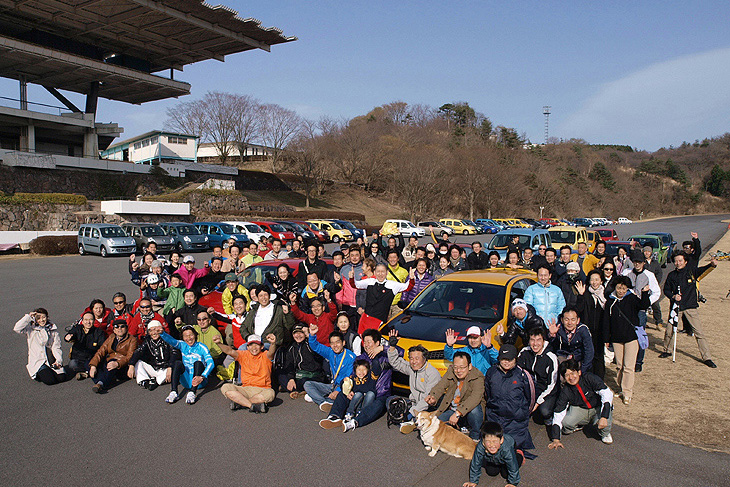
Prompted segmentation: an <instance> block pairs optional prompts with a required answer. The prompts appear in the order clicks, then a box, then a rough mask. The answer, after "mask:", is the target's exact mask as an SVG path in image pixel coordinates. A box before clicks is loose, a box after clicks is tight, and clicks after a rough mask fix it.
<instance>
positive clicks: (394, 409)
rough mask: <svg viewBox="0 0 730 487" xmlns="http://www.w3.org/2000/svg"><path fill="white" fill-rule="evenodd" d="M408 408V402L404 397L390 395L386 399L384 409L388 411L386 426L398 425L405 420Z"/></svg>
mask: <svg viewBox="0 0 730 487" xmlns="http://www.w3.org/2000/svg"><path fill="white" fill-rule="evenodd" d="M409 408H410V404H409V403H408V400H407V399H406V398H405V397H400V396H394V397H391V398H390V399H389V400H388V404H387V405H386V409H387V411H388V414H387V424H388V428H390V425H391V424H395V425H400V424H401V423H403V422H404V421H405V420H406V416H407V415H408V409H409Z"/></svg>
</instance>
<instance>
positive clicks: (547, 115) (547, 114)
mask: <svg viewBox="0 0 730 487" xmlns="http://www.w3.org/2000/svg"><path fill="white" fill-rule="evenodd" d="M542 114H543V115H545V144H547V143H548V134H549V130H548V128H549V122H550V107H549V106H548V105H545V106H544V107H542Z"/></svg>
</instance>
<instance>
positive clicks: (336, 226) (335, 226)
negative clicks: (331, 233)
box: [330, 222, 342, 230]
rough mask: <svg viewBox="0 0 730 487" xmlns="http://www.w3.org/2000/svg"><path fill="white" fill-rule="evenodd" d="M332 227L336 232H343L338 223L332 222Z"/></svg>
mask: <svg viewBox="0 0 730 487" xmlns="http://www.w3.org/2000/svg"><path fill="white" fill-rule="evenodd" d="M330 226H331V227H332V228H334V229H335V230H342V227H341V226H339V225H338V224H337V223H335V222H330Z"/></svg>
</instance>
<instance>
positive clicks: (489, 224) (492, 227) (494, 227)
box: [474, 218, 504, 233]
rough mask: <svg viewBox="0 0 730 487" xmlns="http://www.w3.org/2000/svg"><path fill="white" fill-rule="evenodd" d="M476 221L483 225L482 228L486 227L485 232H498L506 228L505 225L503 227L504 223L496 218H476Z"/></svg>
mask: <svg viewBox="0 0 730 487" xmlns="http://www.w3.org/2000/svg"><path fill="white" fill-rule="evenodd" d="M474 222H476V223H478V224H479V225H481V226H482V228H483V229H484V233H497V232H499V231H501V230H504V227H502V225H500V224H499V223H497V222H495V221H494V220H490V219H489V218H479V219H478V220H474Z"/></svg>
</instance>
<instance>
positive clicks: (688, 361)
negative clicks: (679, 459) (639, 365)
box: [606, 232, 730, 452]
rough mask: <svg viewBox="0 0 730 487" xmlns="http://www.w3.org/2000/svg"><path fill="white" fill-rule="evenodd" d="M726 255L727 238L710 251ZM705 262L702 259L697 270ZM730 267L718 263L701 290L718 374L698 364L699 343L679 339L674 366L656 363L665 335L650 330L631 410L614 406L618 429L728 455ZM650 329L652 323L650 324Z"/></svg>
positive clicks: (611, 375)
mask: <svg viewBox="0 0 730 487" xmlns="http://www.w3.org/2000/svg"><path fill="white" fill-rule="evenodd" d="M718 249H720V250H726V251H727V250H730V232H728V233H726V234H725V235H724V236H723V237H722V238H721V239H720V240H719V241H718V242H717V244H716V245H715V246H714V247H713V249H712V250H711V252H714V251H716V250H718ZM707 262H709V259H704V260H703V262H701V263H700V264H701V265H704V264H706V263H707ZM729 286H730V262H728V261H721V262H720V263H719V265H718V267H717V269H715V270H714V271H713V272H711V273H710V274H709V275H708V276H707V277H706V278H705V279H704V280H702V282H701V284H700V289H701V291H702V294H703V295H704V296H705V297H706V298H707V303H705V304H701V305H700V313H701V318H702V325H703V328H704V332H705V335H706V336H707V340H708V345H709V348H710V352H711V354H712V359H713V361H714V362H715V363H716V364H717V367H718V368H717V369H710V368H708V367H707V366H705V365H704V364H703V363H702V362H700V353H699V349H698V348H697V341H696V340H695V339H694V337H689V336H687V335H685V334H682V333H680V334H679V336H678V338H677V361H676V362H675V363H672V359H671V358H668V359H660V358H659V357H658V354H659V352H661V351H663V348H662V340H663V339H664V331H663V330H662V331H658V330H656V329H649V330H647V333H648V335H649V340H650V344H649V349H648V350H647V351H646V358H645V360H644V371H643V372H641V373H639V374H637V379H636V384H635V386H634V397H633V400H632V402H631V405H630V406H624V405H623V403H621V402H620V401H616V405H615V408H616V409H615V413H614V414H615V416H614V417H615V418H616V420H615V422H616V423H617V424H620V425H622V426H626V427H628V428H631V429H634V430H637V431H641V432H643V433H646V434H649V435H653V436H657V437H659V438H663V439H666V440H670V441H673V442H676V443H683V444H688V445H692V446H696V447H700V448H705V449H710V450H717V451H724V452H730V441H729V439H730V409H728V407H727V405H726V403H727V400H728V397H730V380H728V370H730V340H727V334H726V331H727V329H728V327H727V316H728V311H729V310H730V298H725V295H726V294H727V292H728V287H729ZM661 303H662V314H663V316H664V317H665V319H666V317H667V316H668V315H669V302H668V301H667V300H666V298H665V299H663V300H662V302H661ZM649 323H650V324H649V328H652V327H653V325H652V323H653V320H652V319H651V318H649ZM615 375H616V374H615V371H614V369H611V370H610V371H607V373H606V382H607V384H608V385H609V387H611V388H612V389H614V390H616V389H617V386H616V383H615Z"/></svg>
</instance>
